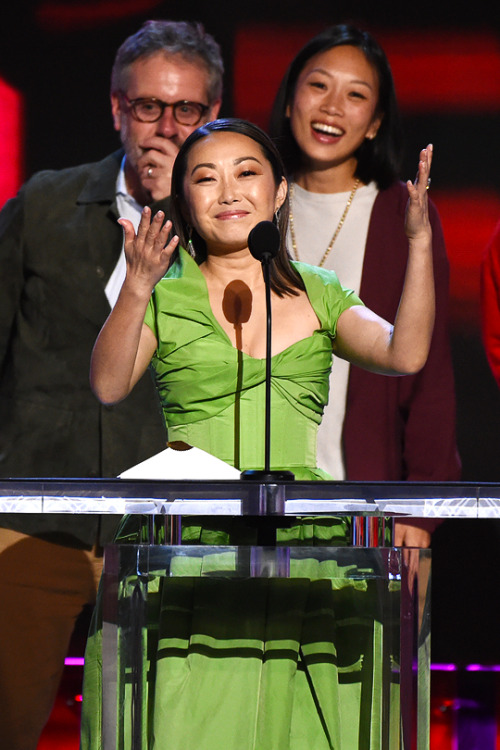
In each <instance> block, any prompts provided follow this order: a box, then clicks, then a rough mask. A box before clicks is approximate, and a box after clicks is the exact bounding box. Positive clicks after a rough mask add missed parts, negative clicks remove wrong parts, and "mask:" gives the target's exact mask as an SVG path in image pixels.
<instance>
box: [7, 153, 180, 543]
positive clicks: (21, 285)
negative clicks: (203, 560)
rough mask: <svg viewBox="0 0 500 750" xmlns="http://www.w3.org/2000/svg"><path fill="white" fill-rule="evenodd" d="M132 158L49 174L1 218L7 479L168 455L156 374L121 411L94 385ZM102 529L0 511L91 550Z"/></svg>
mask: <svg viewBox="0 0 500 750" xmlns="http://www.w3.org/2000/svg"><path fill="white" fill-rule="evenodd" d="M122 156H123V154H122V153H121V152H117V153H115V154H112V155H110V156H108V157H107V158H105V159H104V160H103V161H100V162H97V163H93V164H84V165H81V166H77V167H73V168H69V169H64V170H61V171H47V172H40V173H38V174H36V175H34V176H33V177H32V178H31V179H30V180H29V181H28V182H27V183H26V184H25V185H24V186H23V187H22V188H21V190H20V192H19V194H18V195H17V196H16V197H15V198H13V199H12V200H11V201H9V202H8V203H7V204H6V205H5V207H4V208H3V210H2V212H1V213H0V477H37V478H38V477H114V476H116V475H117V474H119V473H120V472H122V471H123V470H124V469H126V468H128V467H130V466H133V465H135V464H136V463H138V462H140V461H142V460H144V459H145V458H148V457H149V456H151V455H153V454H154V453H157V452H159V451H160V450H162V449H163V448H164V447H165V442H166V436H165V429H164V425H163V419H162V417H161V412H160V408H159V402H158V398H157V395H156V392H155V389H154V386H153V382H152V378H151V375H150V373H149V372H148V373H146V374H145V376H144V377H143V379H142V380H141V381H140V382H139V383H138V385H137V386H136V388H135V389H134V391H133V392H132V393H131V394H130V396H129V397H128V398H127V399H125V400H124V401H123V402H122V403H120V404H118V405H116V406H103V405H101V404H100V403H99V402H98V401H97V399H96V398H95V396H94V395H93V393H92V392H91V390H90V386H89V361H90V354H91V351H92V347H93V345H94V342H95V340H96V337H97V335H98V333H99V331H100V329H101V326H102V325H103V323H104V321H105V320H106V317H107V316H108V314H109V312H110V306H109V303H108V300H107V298H106V295H105V291H104V290H105V285H106V282H107V280H108V278H109V276H110V274H111V273H112V271H113V269H114V266H115V264H116V261H117V259H118V256H119V254H120V251H121V247H122V230H121V227H120V226H119V225H118V224H117V222H116V219H117V218H118V214H117V208H116V202H115V191H116V179H117V175H118V171H119V168H120V163H121V159H122ZM162 208H163V209H168V205H167V204H166V202H164V205H163V206H162ZM99 525H100V518H99V517H96V516H85V515H80V516H77V515H75V516H71V515H65V516H62V515H61V516H52V517H51V516H46V517H43V516H29V515H25V516H15V517H14V516H9V517H7V516H3V517H2V516H1V515H0V526H4V527H6V526H8V527H10V528H16V529H17V530H20V531H25V532H27V533H44V534H45V533H49V532H51V531H54V530H56V531H59V532H63V533H67V534H69V535H74V536H75V537H77V538H78V539H80V540H81V541H83V542H85V543H86V544H87V543H91V542H92V541H93V540H94V539H95V535H96V533H97V529H98V527H99ZM104 526H105V527H106V529H107V530H106V531H105V533H104V534H103V536H104V538H105V539H107V538H109V534H110V530H109V526H110V524H108V523H105V524H104Z"/></svg>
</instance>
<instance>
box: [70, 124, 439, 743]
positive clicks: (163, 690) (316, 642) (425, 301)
mask: <svg viewBox="0 0 500 750" xmlns="http://www.w3.org/2000/svg"><path fill="white" fill-rule="evenodd" d="M431 160H432V147H431V146H429V147H427V148H426V149H423V150H422V151H421V153H420V160H419V165H418V172H417V178H416V180H415V183H411V182H408V196H409V201H408V210H407V219H406V231H407V236H408V243H409V260H408V266H407V277H406V282H405V287H404V290H403V293H402V297H401V303H400V307H399V310H398V314H397V317H396V320H395V322H394V324H393V325H392V324H390V323H388V322H387V321H384V320H382V319H381V318H379V317H378V316H376V315H375V314H373V313H372V312H371V311H369V310H368V309H367V308H365V307H364V306H363V305H362V304H361V302H360V300H359V299H358V298H357V297H356V296H355V295H354V294H353V293H352V292H350V291H349V290H346V289H344V288H343V287H342V286H341V285H340V283H339V281H338V279H337V277H336V276H335V274H334V273H333V272H330V271H324V270H322V269H318V268H314V267H311V266H307V265H306V264H302V263H299V262H292V261H290V259H289V256H288V253H287V250H286V246H285V243H284V237H285V233H286V226H287V218H288V203H287V183H286V179H285V176H284V169H283V165H282V162H281V159H280V157H279V155H278V152H277V151H276V149H275V147H274V146H273V144H272V142H271V141H270V139H269V138H268V137H267V136H266V135H265V133H263V131H261V130H260V129H259V128H257V127H256V126H254V125H251V124H250V123H247V122H244V121H241V120H231V119H229V120H218V121H215V122H213V123H209V124H207V125H204V126H202V127H201V128H199V129H198V130H197V131H195V133H193V134H192V135H191V136H190V137H189V138H188V139H187V140H186V142H185V144H184V145H183V147H182V148H181V150H180V153H179V155H178V157H177V159H176V162H175V165H174V170H173V175H172V216H173V219H174V226H175V229H176V231H177V232H178V234H177V235H175V236H174V237H173V238H172V239H170V240H169V239H168V238H169V234H170V232H171V229H172V224H171V222H170V221H167V222H165V224H163V221H164V216H163V215H162V214H161V213H158V214H156V216H154V217H153V218H151V212H150V209H149V208H145V209H144V211H143V216H142V219H141V222H140V225H139V229H138V232H137V235H136V234H135V233H134V230H133V228H132V225H131V224H130V222H128V221H126V220H120V223H121V225H122V226H123V229H124V233H125V254H126V259H127V276H126V280H125V282H124V284H123V287H122V290H121V292H120V296H119V298H118V301H117V303H116V305H115V307H114V308H113V311H112V313H111V314H110V316H109V318H108V320H107V322H106V324H105V326H104V327H103V329H102V331H101V333H100V335H99V338H98V340H97V342H96V345H95V349H94V353H93V358H92V366H91V383H92V387H93V389H94V391H95V393H96V395H97V396H98V398H99V399H100V400H101V401H102V402H104V403H116V402H117V401H119V400H121V399H122V398H124V397H125V396H126V395H127V394H128V393H129V392H130V391H131V389H132V388H133V387H134V384H135V383H136V382H137V380H138V378H139V377H140V376H141V375H142V374H143V373H144V371H145V370H146V368H147V367H148V366H149V364H150V363H152V366H153V370H154V373H155V377H156V382H157V387H158V391H159V394H160V398H161V401H162V406H163V410H164V415H165V421H166V424H167V427H168V433H169V439H170V440H171V441H181V442H184V443H187V444H188V445H193V446H196V447H198V448H201V449H203V450H206V451H208V452H210V453H212V454H214V455H216V456H217V457H218V458H221V459H222V460H224V461H227V462H228V463H230V464H232V465H234V466H236V467H237V468H240V469H242V470H243V469H259V468H263V465H264V445H263V435H264V429H263V427H264V425H263V413H264V409H263V404H264V399H265V353H266V340H265V335H264V332H265V329H266V304H265V285H264V279H263V274H262V267H261V263H260V262H259V261H258V260H256V259H255V258H254V257H253V256H252V255H251V253H250V251H249V249H248V235H249V232H250V231H251V229H253V227H255V226H256V224H258V223H259V222H260V221H269V220H273V219H274V220H275V221H276V222H277V224H278V227H279V230H280V234H281V247H280V251H279V253H278V255H277V257H276V258H275V259H274V260H273V261H271V290H272V291H271V299H272V310H273V315H272V324H273V327H272V372H271V377H272V396H271V404H272V416H271V435H272V445H271V469H273V470H274V469H280V468H286V469H291V470H292V471H293V473H294V474H295V476H296V477H297V478H299V479H321V478H328V475H327V474H326V473H325V472H322V471H321V469H319V468H318V467H317V466H316V457H315V449H316V430H317V426H318V424H319V422H320V421H321V413H322V410H323V407H324V405H325V403H326V402H327V399H328V376H329V371H330V368H331V360H332V350H333V351H335V353H336V354H337V355H338V356H340V357H344V358H347V359H348V360H349V361H350V362H353V363H354V364H357V365H359V366H362V367H365V368H368V369H371V370H374V371H377V372H381V373H386V374H388V375H404V374H407V373H413V372H415V371H417V370H418V369H419V368H421V367H422V366H423V364H424V363H425V360H426V356H427V351H428V348H429V342H430V338H431V334H432V326H433V319H434V291H433V289H434V285H433V276H432V257H431V230H430V225H429V220H428V214H427V193H426V186H427V184H428V179H429V173H430V166H431ZM333 397H334V394H333ZM238 520H239V519H235V520H234V521H233V522H229V521H228V522H227V523H226V524H224V523H217V522H215V523H211V522H210V520H209V519H203V520H200V519H198V520H197V521H193V522H189V523H187V524H185V525H184V528H183V542H186V543H191V544H193V543H194V544H237V543H247V544H248V543H251V542H252V530H251V529H248V528H246V527H245V524H244V521H242V522H241V523H238V522H237V521H238ZM132 527H133V523H132ZM129 529H130V527H129V528H127V524H125V528H124V532H123V537H126V538H127V539H128V540H132V539H133V532H131V533H129ZM127 534H128V536H127ZM277 541H278V543H284V544H287V545H290V544H296V543H300V542H301V541H305V542H306V543H307V544H312V543H314V542H315V541H319V543H323V544H325V543H326V544H335V543H336V542H339V541H340V543H342V542H344V543H345V533H344V523H343V521H341V520H337V521H335V520H334V519H333V520H324V521H320V520H315V519H312V520H303V521H301V522H297V523H296V524H293V525H291V526H290V527H288V528H284V529H281V530H278V540H277ZM303 567H304V566H303ZM182 575H184V576H185V578H186V580H184V581H183V582H182V581H181V586H180V588H179V587H178V582H177V583H176V579H172V578H170V579H164V582H163V583H162V588H161V590H160V595H159V596H158V597H157V599H158V601H159V602H160V604H159V609H158V613H157V615H158V620H159V622H160V626H159V630H156V631H155V636H154V638H155V639H156V640H155V647H154V648H152V647H151V648H149V655H148V658H150V659H151V660H152V662H154V669H150V670H149V674H150V684H149V685H148V701H149V716H150V719H149V725H148V727H147V728H146V735H147V739H146V742H147V743H148V744H147V746H148V747H150V748H157V749H160V748H161V749H162V750H163V749H164V750H180V749H181V748H182V749H183V750H184V749H185V748H195V747H196V748H203V750H215V748H224V749H225V750H233V748H234V750H236V748H238V750H242V749H243V750H251V749H252V750H253V749H255V750H268V749H269V750H299V748H300V750H304V749H305V748H308V747H311V748H314V749H315V750H321V749H322V748H325V750H326V749H328V748H329V749H331V748H336V750H338V748H344V747H345V748H350V750H351V749H352V748H358V747H363V748H377V747H379V746H380V744H379V743H380V736H381V732H380V725H379V723H380V721H379V720H380V717H378V718H377V717H376V716H375V717H374V714H373V712H372V711H369V712H368V714H367V713H366V711H363V712H362V710H361V704H362V703H363V697H362V696H361V691H362V689H363V688H362V687H360V686H359V685H355V683H356V680H355V679H352V675H351V678H349V679H347V680H344V681H343V680H342V678H340V677H339V674H340V673H341V672H342V669H343V667H342V660H343V658H344V657H343V655H342V649H344V651H346V652H349V651H352V652H354V651H356V649H355V648H354V649H352V648H351V646H350V645H349V636H347V637H346V635H345V632H346V631H345V629H344V635H342V632H341V631H342V628H339V627H337V625H336V624H335V619H336V618H337V620H338V621H339V620H340V619H342V617H341V616H340V615H341V613H343V615H342V616H343V617H344V620H345V621H346V622H347V620H348V619H349V616H348V614H346V612H344V610H343V608H344V606H345V596H344V595H343V594H340V595H339V596H337V598H336V599H335V597H333V589H334V586H332V585H330V583H329V582H328V580H327V586H326V588H325V580H324V579H325V578H326V579H328V575H326V576H324V574H323V573H322V574H321V575H319V574H318V571H316V573H314V574H313V573H311V571H309V572H308V573H307V572H305V571H304V569H300V570H299V568H297V569H296V570H295V571H294V572H293V577H295V578H300V579H301V581H299V582H297V581H293V582H291V581H288V582H287V581H284V582H281V583H280V584H278V583H277V582H276V581H273V580H272V579H269V580H267V581H259V583H258V584H255V582H253V581H252V579H251V580H250V581H248V582H247V583H248V586H241V584H238V582H235V581H234V580H227V581H224V580H222V581H221V580H220V579H217V580H216V581H215V582H214V580H213V579H203V578H200V579H198V583H197V582H196V575H198V576H199V575H203V572H202V571H200V570H198V571H196V572H195V571H194V569H193V568H191V569H189V570H188V571H187V572H186V571H185V572H184V573H182V574H181V578H182ZM302 579H303V580H302ZM314 579H317V580H314ZM188 581H189V583H188ZM290 583H293V584H294V585H293V586H292V587H291V588H289V584H290ZM186 586H187V588H186ZM353 588H354V589H355V588H356V586H354V587H352V586H351V589H353ZM351 593H352V592H351ZM332 597H333V598H332ZM166 613H168V617H166ZM332 623H333V625H332ZM332 627H333V630H332ZM352 628H353V626H352V623H351V629H352ZM354 630H356V627H355V626H354ZM374 633H375V631H374V630H373V628H372V630H371V631H370V633H369V635H368V641H369V642H370V645H368V646H367V650H368V651H369V649H370V648H371V647H372V646H373V644H374V641H375V640H376V635H375V634H374ZM337 637H338V638H339V641H342V640H343V641H344V646H342V648H341V649H340V651H339V645H338V643H337V642H336V639H337ZM99 639H100V633H99V625H98V618H97V619H96V631H95V633H94V634H93V635H92V637H91V638H90V639H89V646H88V650H87V657H86V677H85V692H84V709H83V720H82V727H83V733H82V748H83V750H86V749H87V748H92V750H96V749H97V748H100V747H101V739H100V735H101V715H100V709H99V701H98V700H97V702H96V701H95V698H96V691H97V692H98V690H99V679H98V672H99V667H98V656H97V654H98V651H99ZM370 639H371V640H370ZM365 640H366V638H365ZM351 645H352V644H351ZM155 649H156V651H155ZM153 652H155V653H153ZM152 654H153V655H152ZM351 657H352V653H351V654H349V655H348V656H346V657H345V658H346V661H347V662H349V661H351V662H352V659H351ZM355 661H356V660H355ZM361 661H362V658H361ZM369 661H370V660H369V659H368V657H366V659H365V666H366V663H367V662H369ZM358 662H360V659H358ZM96 665H97V666H96ZM362 668H363V665H362V664H361V662H360V664H359V665H358V666H357V667H356V666H355V667H354V668H353V669H354V671H356V669H359V671H362ZM346 669H347V668H346ZM347 671H348V670H347ZM96 675H97V677H96ZM372 676H373V675H372ZM96 680H97V682H96ZM370 692H371V693H374V692H376V691H373V690H371V691H370ZM97 697H98V696H97ZM368 702H369V703H370V705H371V706H373V705H374V700H373V695H372V696H371V698H370V699H369V700H368ZM362 713H364V718H361V715H362ZM367 716H370V717H371V718H368V719H367Z"/></svg>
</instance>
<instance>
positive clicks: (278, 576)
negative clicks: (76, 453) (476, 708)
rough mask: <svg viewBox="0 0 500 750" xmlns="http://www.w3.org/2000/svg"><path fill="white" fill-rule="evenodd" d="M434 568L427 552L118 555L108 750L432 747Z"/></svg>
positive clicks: (113, 567)
mask: <svg viewBox="0 0 500 750" xmlns="http://www.w3.org/2000/svg"><path fill="white" fill-rule="evenodd" d="M430 561H431V557H430V551H429V550H419V549H404V550H401V549H395V548H371V549H366V548H360V547H308V548H306V547H269V548H268V547H208V546H203V547H201V546H200V547H198V546H179V545H176V546H153V545H151V546H149V545H116V546H110V547H108V548H107V549H106V555H105V568H104V577H103V583H104V592H103V593H104V596H103V605H104V606H103V617H104V622H103V673H104V680H105V685H104V694H103V716H104V727H103V747H104V749H105V750H115V749H116V750H117V749H119V750H129V749H130V750H146V749H147V748H150V747H153V746H154V748H160V749H161V750H180V749H181V748H182V749H183V750H185V748H198V747H199V748H203V750H212V749H213V748H214V749H215V748H218V749H219V748H232V747H238V748H241V750H245V748H247V747H248V748H259V750H260V749H261V748H262V749H264V748H266V750H267V748H273V749H274V748H276V749H278V748H280V747H285V746H289V745H287V742H288V740H287V739H284V738H287V737H293V738H294V739H293V742H294V743H295V744H293V743H291V744H292V745H293V747H301V746H302V747H304V748H307V747H314V748H316V747H318V748H322V747H325V748H326V747H335V748H337V747H338V748H340V749H341V750H343V748H348V750H356V749H357V748H359V749H362V750H372V749H373V750H403V749H404V750H428V747H429V682H430V679H429V677H430V610H429V601H430V591H429V584H430ZM301 732H302V733H303V740H302V741H301V739H300V733H301ZM290 746H291V745H290Z"/></svg>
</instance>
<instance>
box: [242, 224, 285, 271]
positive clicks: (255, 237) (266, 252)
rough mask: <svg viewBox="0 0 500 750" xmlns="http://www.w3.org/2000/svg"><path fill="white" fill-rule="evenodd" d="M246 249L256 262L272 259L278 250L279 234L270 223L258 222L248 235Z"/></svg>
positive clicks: (275, 227)
mask: <svg viewBox="0 0 500 750" xmlns="http://www.w3.org/2000/svg"><path fill="white" fill-rule="evenodd" d="M248 249H249V250H250V252H251V253H252V255H253V257H254V258H256V259H257V260H260V261H262V260H264V259H266V258H267V259H268V260H269V259H270V258H274V257H275V256H276V255H277V254H278V251H279V249H280V233H279V229H278V227H277V226H276V224H273V222H272V221H260V222H259V223H258V224H256V225H255V226H254V228H253V229H252V230H251V232H250V234H249V235H248Z"/></svg>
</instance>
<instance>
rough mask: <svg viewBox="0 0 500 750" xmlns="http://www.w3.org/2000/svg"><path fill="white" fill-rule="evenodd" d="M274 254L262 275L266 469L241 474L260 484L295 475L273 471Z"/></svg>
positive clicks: (265, 261) (265, 258)
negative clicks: (264, 341)
mask: <svg viewBox="0 0 500 750" xmlns="http://www.w3.org/2000/svg"><path fill="white" fill-rule="evenodd" d="M272 257H273V256H272V254H271V253H269V252H265V253H262V255H261V263H262V273H263V274H264V283H265V285H266V383H265V394H266V396H265V409H266V412H265V431H264V469H247V470H245V471H242V472H241V474H240V478H241V479H254V480H258V481H260V482H275V481H277V480H281V481H286V480H288V481H292V480H294V479H295V475H294V474H293V472H291V471H286V470H282V471H271V332H272V317H271V273H270V263H271V259H272Z"/></svg>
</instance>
